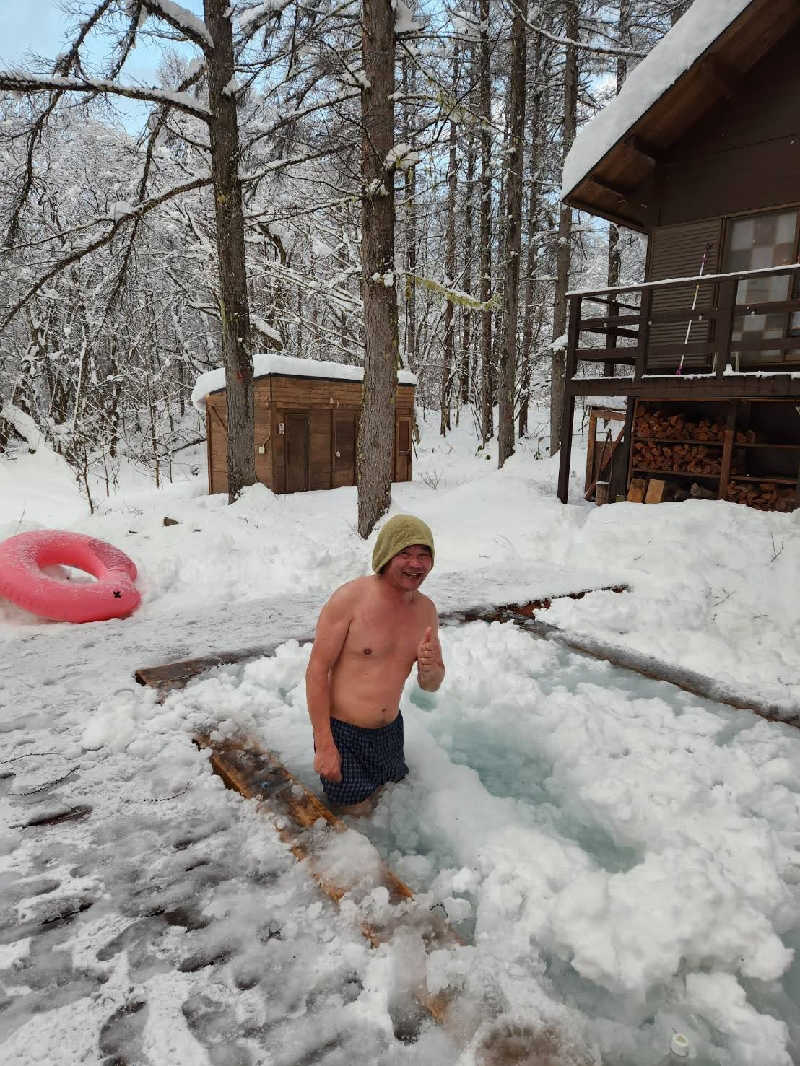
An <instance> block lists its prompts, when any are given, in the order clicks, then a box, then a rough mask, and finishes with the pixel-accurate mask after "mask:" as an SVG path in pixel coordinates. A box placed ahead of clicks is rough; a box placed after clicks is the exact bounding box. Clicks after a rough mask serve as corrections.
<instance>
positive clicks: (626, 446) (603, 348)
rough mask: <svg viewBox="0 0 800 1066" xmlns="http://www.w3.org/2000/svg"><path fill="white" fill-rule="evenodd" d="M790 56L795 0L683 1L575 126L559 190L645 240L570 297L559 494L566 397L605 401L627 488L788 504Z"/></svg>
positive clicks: (793, 460) (797, 43)
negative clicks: (633, 280)
mask: <svg viewBox="0 0 800 1066" xmlns="http://www.w3.org/2000/svg"><path fill="white" fill-rule="evenodd" d="M798 51H800V5H798V4H797V3H796V2H795V0H751V2H749V3H747V2H743V0H726V2H724V3H720V4H716V5H712V6H711V7H709V6H708V5H705V4H703V3H696V4H694V5H693V6H692V7H691V8H690V9H689V11H688V12H687V14H686V15H684V16H683V18H681V19H680V20H679V21H678V23H677V24H676V26H675V27H673V29H672V30H671V31H670V33H669V34H667V36H666V37H665V38H664V39H663V40H662V41H661V42H660V43H659V44H658V45H657V46H656V48H654V49H653V51H652V52H651V53H650V54H649V55H648V56H647V57H646V59H644V60H643V61H642V63H641V64H640V65H639V66H638V67H637V68H636V69H635V70H634V71H633V72H632V74H631V75H630V77H629V78H628V80H627V81H626V83H625V84H624V86H623V87H622V90H621V92H620V94H619V96H617V97H616V98H615V100H613V101H612V102H611V103H610V104H609V105H608V106H607V107H606V108H604V109H603V111H601V112H600V113H599V114H598V115H597V116H596V117H595V119H593V120H592V121H591V122H589V123H588V124H587V125H586V126H585V127H584V128H583V129H582V130H581V133H580V134H579V136H578V137H577V138H576V141H575V144H574V145H573V148H572V151H571V152H570V154H569V156H568V157H567V159H566V161H565V165H564V175H563V178H564V180H563V187H564V189H565V190H567V192H566V195H565V197H564V199H565V201H566V202H567V203H568V204H570V205H571V206H573V207H575V208H579V209H581V210H585V211H590V212H591V213H593V214H595V215H598V216H601V217H603V218H606V219H609V220H610V221H613V222H616V223H619V224H621V225H624V226H628V227H631V228H633V229H637V230H640V231H641V232H643V233H646V234H647V235H648V249H647V258H646V262H645V281H644V283H643V284H639V285H630V286H621V287H618V288H615V289H606V290H599V291H592V292H588V291H587V292H576V293H571V294H570V295H569V326H568V336H567V374H566V383H565V386H566V387H565V398H564V408H563V418H564V421H563V426H564V441H563V447H562V452H561V472H560V478H559V497H560V498H561V499H562V500H564V501H565V500H566V498H567V483H568V478H569V461H570V448H571V427H572V414H573V411H574V404H575V397H576V396H598V397H603V398H604V400H605V398H606V397H614V396H620V397H625V398H626V401H627V411H626V421H625V432H624V440H623V455H624V456H625V463H626V466H627V480H628V484H629V485H630V483H631V481H632V480H633V479H634V478H639V477H641V478H643V479H647V478H650V477H654V478H660V479H662V480H665V481H666V482H667V484H668V485H670V486H673V488H674V486H675V485H678V486H679V485H680V483H681V482H683V484H684V486H685V489H686V490H687V492H688V490H689V487H690V485H692V484H695V483H698V484H699V489H698V491H697V492H696V493H695V494H696V495H698V494H699V495H710V496H715V497H718V498H722V499H734V500H740V501H741V502H749V503H754V504H755V505H757V506H767V507H778V508H780V509H788V508H789V507H791V506H795V505H796V502H797V488H798V465H799V464H800V414H798V404H799V403H800V298H798V297H800V289H799V288H798V276H799V275H800V269H799V267H800V255H799V254H798V253H799V251H800V111H798V108H797V100H798V99H800V65H798V64H797V61H796V56H797V54H798ZM620 372H621V374H622V376H619V375H620ZM676 492H677V490H676ZM667 495H668V496H669V493H668V494H667ZM680 496H681V493H680V492H678V493H677V495H676V494H675V493H673V495H672V498H680Z"/></svg>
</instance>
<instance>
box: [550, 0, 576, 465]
mask: <svg viewBox="0 0 800 1066" xmlns="http://www.w3.org/2000/svg"><path fill="white" fill-rule="evenodd" d="M564 14H565V20H564V21H565V25H564V36H565V37H566V38H567V40H568V41H575V40H577V39H578V0H565V3H564ZM565 52H566V58H565V63H564V125H563V127H562V130H563V132H562V136H561V161H562V163H563V161H564V159H565V158H566V155H567V152H568V151H569V150H570V148H571V147H572V142H573V141H574V140H575V125H576V120H577V100H578V57H577V49H576V48H575V47H574V45H570V44H568V45H566V48H565ZM571 242H572V208H570V207H568V206H567V205H566V204H564V203H562V204H561V208H560V211H559V216H558V247H557V249H556V291H555V301H554V304H553V340H554V341H555V340H558V339H559V338H561V337H563V336H564V334H565V332H566V329H567V289H568V288H569V266H570V252H571ZM565 372H566V353H565V349H564V347H563V345H561V346H559V347H558V348H557V349H556V350H555V351H554V352H553V361H552V371H551V381H550V454H551V455H555V453H556V452H557V451H558V449H559V448H560V447H561V435H562V432H563V427H562V425H561V416H562V408H563V406H564V374H565Z"/></svg>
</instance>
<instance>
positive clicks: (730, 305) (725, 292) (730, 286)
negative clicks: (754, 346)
mask: <svg viewBox="0 0 800 1066" xmlns="http://www.w3.org/2000/svg"><path fill="white" fill-rule="evenodd" d="M738 285H739V279H738V278H726V279H725V281H723V282H721V284H720V287H719V304H718V307H719V314H718V316H717V328H716V332H717V336H718V340H717V343H716V344H715V346H714V347H715V351H714V371H715V373H716V375H717V377H718V378H721V377H723V376H724V374H725V367H726V366H727V365H728V360H729V359H730V354H731V338H732V335H733V313H734V310H735V308H736V289H737V287H738Z"/></svg>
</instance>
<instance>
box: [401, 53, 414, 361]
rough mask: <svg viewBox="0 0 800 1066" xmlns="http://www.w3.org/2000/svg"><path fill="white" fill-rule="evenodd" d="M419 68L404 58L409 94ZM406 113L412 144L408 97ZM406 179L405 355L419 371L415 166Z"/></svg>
mask: <svg viewBox="0 0 800 1066" xmlns="http://www.w3.org/2000/svg"><path fill="white" fill-rule="evenodd" d="M415 73H416V71H415V68H414V67H413V66H411V65H410V64H409V62H408V60H407V59H404V60H403V95H404V96H406V97H407V96H408V94H409V93H411V92H413V91H414V86H415V82H416V78H415ZM404 109H405V114H404V122H405V141H406V143H407V144H411V143H412V139H413V138H412V133H411V118H412V115H413V108H412V105H411V103H410V102H409V101H408V100H406V103H405V105H404ZM404 179H405V246H406V285H405V295H406V306H405V311H406V329H405V357H406V365H407V366H409V367H411V369H412V370H413V371H414V372H415V373H416V370H417V278H416V273H417V201H416V195H417V176H416V171H415V169H414V167H407V168H406V169H405V171H404Z"/></svg>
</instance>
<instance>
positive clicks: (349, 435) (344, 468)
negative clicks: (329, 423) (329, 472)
mask: <svg viewBox="0 0 800 1066" xmlns="http://www.w3.org/2000/svg"><path fill="white" fill-rule="evenodd" d="M357 438H358V415H356V414H354V413H353V412H352V411H351V412H338V411H337V412H336V414H335V416H334V428H333V485H334V488H339V487H340V486H342V485H355V483H356V440H357Z"/></svg>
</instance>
